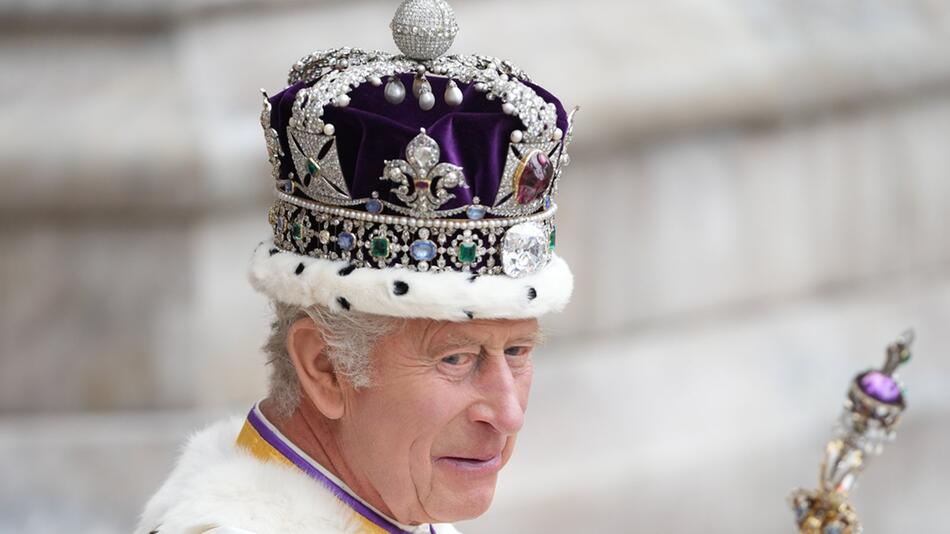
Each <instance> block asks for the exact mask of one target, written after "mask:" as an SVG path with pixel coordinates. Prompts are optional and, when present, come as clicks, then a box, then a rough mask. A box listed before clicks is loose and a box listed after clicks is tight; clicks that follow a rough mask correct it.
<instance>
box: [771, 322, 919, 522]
mask: <svg viewBox="0 0 950 534" xmlns="http://www.w3.org/2000/svg"><path fill="white" fill-rule="evenodd" d="M913 341H914V332H913V330H907V331H906V332H904V333H903V334H902V335H901V336H900V337H899V338H897V340H896V341H894V342H893V343H891V344H890V345H888V346H887V359H886V360H885V362H884V367H882V368H881V369H880V370H876V369H871V370H868V371H865V372H863V373H860V374H859V375H857V376H855V377H854V380H852V381H851V387H850V388H849V390H848V398H847V399H846V400H845V402H844V411H843V412H842V414H841V419H840V421H839V425H838V429H837V433H836V434H837V435H836V437H835V438H834V439H832V440H831V441H829V442H828V445H826V446H825V457H824V459H823V460H822V462H821V471H820V474H819V485H818V489H815V490H806V489H802V488H798V489H796V490H794V491H793V492H792V493H791V495H789V498H788V500H789V505H790V506H791V507H792V510H793V511H794V513H795V522H796V524H797V525H798V530H799V533H800V534H860V533H861V532H862V529H861V524H860V522H859V521H858V516H857V513H856V512H855V511H854V508H853V507H852V506H851V503H849V502H848V492H849V491H850V490H851V488H852V487H854V483H855V481H856V480H857V477H858V475H859V474H860V473H861V471H862V470H863V469H864V466H865V464H866V461H867V458H868V457H870V456H873V455H878V454H881V452H882V451H883V449H884V444H885V443H886V442H888V441H892V440H893V439H894V436H895V432H894V429H895V428H896V427H897V423H898V421H899V420H900V416H901V414H902V413H903V412H904V409H905V408H906V404H905V402H904V392H903V391H902V388H901V386H900V384H899V383H898V382H897V380H896V379H895V377H894V376H893V375H894V372H895V371H896V370H897V368H898V367H900V366H901V365H902V364H904V363H906V362H908V361H909V360H910V357H911V352H910V345H911V343H913Z"/></svg>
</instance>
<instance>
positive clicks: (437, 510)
mask: <svg viewBox="0 0 950 534" xmlns="http://www.w3.org/2000/svg"><path fill="white" fill-rule="evenodd" d="M466 482H467V483H466V484H457V483H456V484H451V485H445V486H443V487H442V488H441V489H440V493H441V495H439V496H436V499H434V500H435V501H436V503H433V504H434V505H435V506H432V507H431V508H430V509H429V512H430V515H432V516H433V517H436V518H438V520H439V521H440V522H443V523H453V522H455V521H462V520H465V519H474V518H476V517H478V516H480V515H482V514H484V513H485V512H487V511H488V508H489V507H490V506H491V503H492V499H493V498H494V497H495V478H494V477H492V479H491V480H479V481H471V480H470V481H466ZM427 508H429V507H427Z"/></svg>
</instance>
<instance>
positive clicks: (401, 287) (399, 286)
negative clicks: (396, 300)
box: [393, 280, 409, 295]
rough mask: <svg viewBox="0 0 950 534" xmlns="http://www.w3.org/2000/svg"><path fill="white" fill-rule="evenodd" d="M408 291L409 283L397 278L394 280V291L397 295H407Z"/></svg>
mask: <svg viewBox="0 0 950 534" xmlns="http://www.w3.org/2000/svg"><path fill="white" fill-rule="evenodd" d="M408 292H409V284H407V283H405V282H403V281H400V280H396V281H395V282H393V293H395V294H397V295H405V294H406V293H408Z"/></svg>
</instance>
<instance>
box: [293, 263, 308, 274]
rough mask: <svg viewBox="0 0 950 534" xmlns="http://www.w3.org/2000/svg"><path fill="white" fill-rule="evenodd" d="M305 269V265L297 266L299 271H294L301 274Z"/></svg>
mask: <svg viewBox="0 0 950 534" xmlns="http://www.w3.org/2000/svg"><path fill="white" fill-rule="evenodd" d="M304 269H306V267H304V266H303V264H302V263H301V264H300V265H298V266H297V270H296V271H294V273H295V274H300V273H302V272H303V270H304Z"/></svg>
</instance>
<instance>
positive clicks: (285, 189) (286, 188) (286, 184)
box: [277, 180, 294, 195]
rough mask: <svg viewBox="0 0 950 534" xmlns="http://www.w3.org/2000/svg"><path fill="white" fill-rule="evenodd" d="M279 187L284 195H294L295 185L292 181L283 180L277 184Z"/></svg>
mask: <svg viewBox="0 0 950 534" xmlns="http://www.w3.org/2000/svg"><path fill="white" fill-rule="evenodd" d="M277 187H278V188H279V189H280V191H281V192H282V193H287V194H288V195H290V194H293V192H294V183H293V182H292V181H290V180H281V181H279V182H277Z"/></svg>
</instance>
